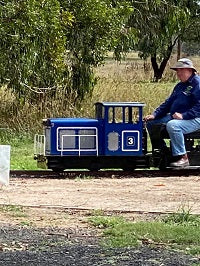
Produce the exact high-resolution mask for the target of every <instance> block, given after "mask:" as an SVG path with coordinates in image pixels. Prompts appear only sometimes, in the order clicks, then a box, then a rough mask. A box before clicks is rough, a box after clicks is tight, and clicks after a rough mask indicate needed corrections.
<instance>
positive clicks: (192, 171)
mask: <svg viewBox="0 0 200 266" xmlns="http://www.w3.org/2000/svg"><path fill="white" fill-rule="evenodd" d="M199 175H200V167H189V168H185V169H167V170H165V171H159V170H135V171H128V172H127V171H116V170H109V171H96V172H93V171H79V170H77V171H64V172H53V171H51V170H42V171H41V170H11V171H10V177H11V178H49V179H51V178H52V179H53V178H55V179H56V178H57V179H65V178H72V179H73V178H89V177H90V178H104V177H105V178H142V177H149V178H154V177H172V176H185V177H187V176H199Z"/></svg>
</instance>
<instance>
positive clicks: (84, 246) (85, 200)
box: [0, 176, 200, 266]
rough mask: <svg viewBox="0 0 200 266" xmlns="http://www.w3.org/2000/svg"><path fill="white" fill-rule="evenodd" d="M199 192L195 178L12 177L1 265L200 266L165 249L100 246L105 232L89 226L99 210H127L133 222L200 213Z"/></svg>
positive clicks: (1, 226)
mask: <svg viewBox="0 0 200 266" xmlns="http://www.w3.org/2000/svg"><path fill="white" fill-rule="evenodd" d="M199 191H200V178H199V177H195V176H191V177H169V178H162V177H160V178H139V179H136V178H126V179H115V178H113V179H105V178H102V179H101V178H99V179H80V178H76V179H73V180H72V179H60V180H58V179H24V178H21V179H16V178H12V179H11V180H10V184H9V186H7V187H6V186H2V187H1V188H0V266H1V265H2V266H12V265H17V266H21V265H23V266H26V265H27V266H30V265H31V266H37V265H41V266H43V265H44V266H46V265H52V266H54V265H63V266H68V265H69V266H72V265H74V266H86V265H92V266H100V265H102V266H103V265H113V266H126V265H127V266H129V265H131V266H133V265H135V266H156V265H163V266H177V265H179V266H188V265H194V264H193V263H194V262H195V263H197V264H195V265H199V264H198V262H199V258H198V257H197V258H196V257H193V256H187V255H185V254H183V253H179V252H175V251H174V252H173V251H170V250H167V249H165V248H164V249H163V248H162V247H151V246H145V245H144V246H141V247H138V248H124V249H123V248H115V249H113V248H109V249H105V248H103V247H101V246H100V245H99V242H98V241H99V240H100V239H101V237H100V236H101V232H100V231H101V230H100V229H98V230H97V229H96V228H95V229H94V227H91V226H90V225H89V224H88V215H91V214H92V212H93V211H92V210H100V209H101V210H104V211H113V210H115V211H125V212H126V211H127V212H128V213H123V215H124V216H126V217H127V218H128V219H131V220H136V219H137V218H138V219H144V218H145V219H152V217H153V216H154V215H152V213H154V212H155V213H157V212H175V211H177V210H178V209H180V208H186V209H188V208H190V209H191V210H190V211H191V213H198V214H200V193H199ZM4 204H5V205H6V206H4ZM11 205H14V206H11ZM15 205H22V206H25V207H23V208H18V207H17V206H15ZM30 206H32V208H31V207H30ZM76 208H77V209H78V210H79V211H77V210H75V209H76ZM84 209H86V210H84ZM129 211H130V213H129ZM137 211H139V212H144V215H142V217H141V215H138V214H137V213H135V212H137ZM148 212H152V213H151V214H147V213H148ZM137 215H138V216H137Z"/></svg>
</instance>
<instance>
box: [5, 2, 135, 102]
mask: <svg viewBox="0 0 200 266" xmlns="http://www.w3.org/2000/svg"><path fill="white" fill-rule="evenodd" d="M130 11H131V9H130V8H129V7H128V6H127V3H126V2H125V1H120V2H119V3H118V1H114V2H113V1H112V0H101V1H100V0H89V1H88V0H87V1H86V0H83V1H82V0H74V1H70V0H68V1H64V0H44V1H40V0H20V1H19V0H6V1H4V2H0V38H1V40H2V41H1V44H0V85H7V86H8V88H12V89H13V90H14V92H15V93H16V94H17V95H18V98H19V102H22V103H24V101H25V99H29V98H30V101H31V102H33V103H34V102H37V101H38V100H39V101H41V99H42V98H43V96H41V95H39V96H38V94H41V93H43V92H48V95H49V96H50V97H49V98H48V100H49V99H50V98H52V96H54V95H55V93H56V90H57V88H58V87H59V88H60V87H61V88H63V90H64V91H66V95H65V97H67V94H68V93H70V92H71V91H72V92H73V94H74V96H75V97H76V98H79V99H81V100H82V99H83V98H84V96H85V94H87V93H88V92H91V91H92V89H93V87H94V85H95V82H96V80H95V77H94V74H93V67H95V66H97V65H99V64H100V63H102V61H103V59H104V57H105V54H106V52H107V51H108V49H111V48H112V47H113V46H114V44H115V42H116V39H117V38H118V34H119V32H120V30H121V28H122V25H123V24H124V23H125V21H127V19H128V16H129V14H130ZM36 93H37V94H36Z"/></svg>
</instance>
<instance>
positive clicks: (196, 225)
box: [89, 213, 200, 255]
mask: <svg viewBox="0 0 200 266" xmlns="http://www.w3.org/2000/svg"><path fill="white" fill-rule="evenodd" d="M183 217H185V213H184V214H183V213H177V214H173V215H169V216H167V217H165V219H164V220H161V221H152V222H130V221H127V220H125V219H124V218H123V217H119V216H115V217H108V216H101V215H100V216H93V217H90V218H89V222H90V223H91V224H92V225H93V226H95V227H98V228H101V229H103V236H104V237H105V238H104V241H103V243H102V244H103V245H104V246H107V247H108V246H109V247H131V246H140V245H142V244H145V245H152V246H157V245H158V246H161V245H162V246H164V247H168V248H173V249H179V250H182V251H185V252H186V253H189V254H193V255H199V254H200V216H196V215H192V214H190V213H188V215H187V217H188V218H187V219H185V218H183Z"/></svg>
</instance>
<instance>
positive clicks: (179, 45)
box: [177, 39, 182, 61]
mask: <svg viewBox="0 0 200 266" xmlns="http://www.w3.org/2000/svg"><path fill="white" fill-rule="evenodd" d="M181 50H182V43H181V40H180V39H178V43H177V61H178V60H179V59H180V58H181Z"/></svg>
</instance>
